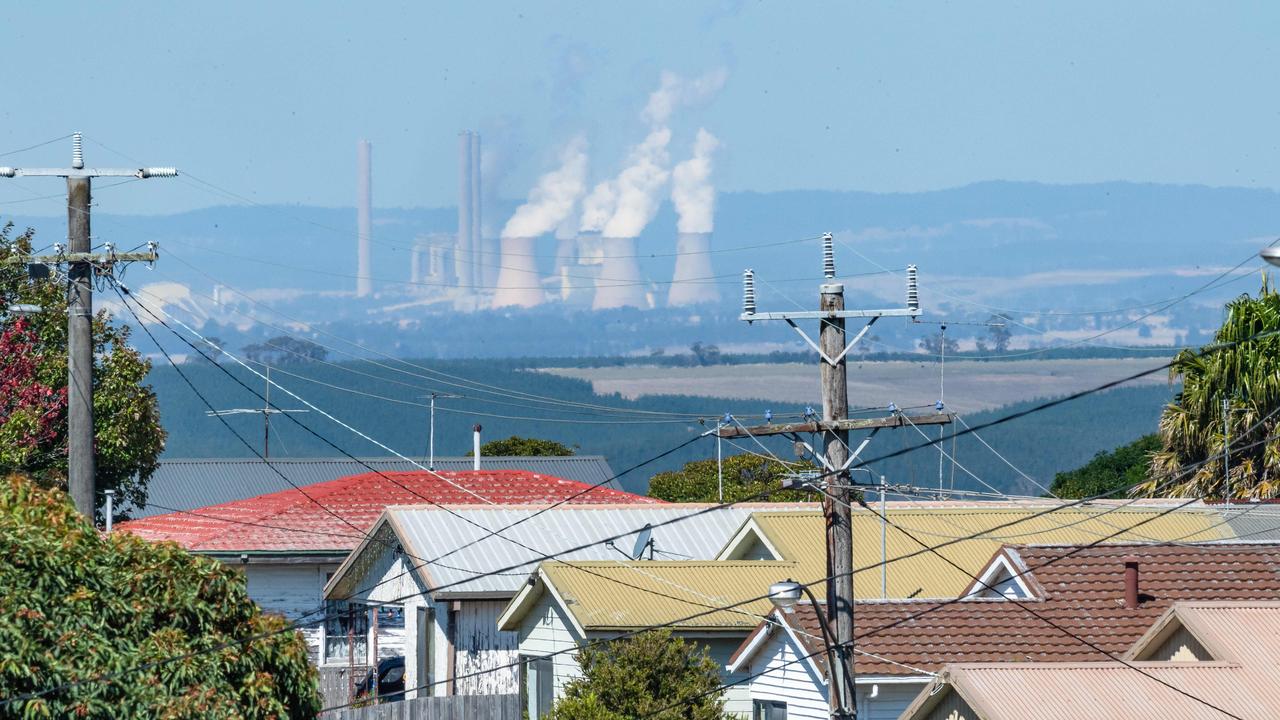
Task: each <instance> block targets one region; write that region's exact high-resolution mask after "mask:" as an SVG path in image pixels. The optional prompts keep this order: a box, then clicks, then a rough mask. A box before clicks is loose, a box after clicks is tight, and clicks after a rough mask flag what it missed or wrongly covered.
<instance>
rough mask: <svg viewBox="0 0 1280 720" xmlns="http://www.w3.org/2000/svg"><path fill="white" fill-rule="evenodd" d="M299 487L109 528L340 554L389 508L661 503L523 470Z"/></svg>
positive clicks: (245, 548)
mask: <svg viewBox="0 0 1280 720" xmlns="http://www.w3.org/2000/svg"><path fill="white" fill-rule="evenodd" d="M442 478H444V479H442ZM303 490H305V491H306V493H305V495H304V494H303V492H302V491H299V490H296V489H291V490H283V491H281V492H275V493H270V494H268V495H259V496H257V497H252V498H247V499H245V500H237V501H235V502H229V503H223V504H221V505H210V506H209V507H204V508H199V509H197V510H192V511H189V512H176V513H169V514H167V515H154V516H152V517H148V518H142V519H140V520H132V521H129V522H124V523H120V524H119V525H117V526H116V528H117V529H118V530H122V531H125V532H131V533H133V534H135V535H138V536H140V537H143V538H146V539H148V540H152V541H162V540H172V541H173V542H176V543H178V544H179V545H182V546H183V547H185V548H187V549H188V550H196V551H204V552H254V551H258V552H263V551H266V552H289V551H324V550H332V551H339V552H345V551H349V550H351V549H353V548H354V547H355V546H356V545H358V544H359V543H360V540H361V539H362V537H363V536H362V535H361V533H363V532H366V531H368V529H369V528H370V527H372V526H373V523H374V521H375V520H377V519H378V516H379V515H380V514H381V513H382V511H383V509H385V508H386V507H387V506H388V505H423V504H439V505H458V504H475V503H482V502H484V501H485V500H488V501H490V502H493V503H496V504H498V505H528V504H548V503H554V502H558V501H560V500H564V499H565V498H568V497H570V496H573V495H576V494H578V493H583V494H582V495H581V496H579V497H575V498H573V500H571V501H570V502H571V503H573V504H598V503H614V504H618V503H623V504H626V503H658V502H661V501H659V500H656V499H654V498H649V497H644V496H642V495H634V494H632V493H628V492H621V491H618V490H610V489H608V488H603V487H597V488H592V486H590V485H587V484H585V483H580V482H575V481H573V480H566V479H564V478H560V477H554V476H551V475H541V474H537V473H531V472H527V471H523V470H481V471H479V472H475V471H469V472H439V473H434V474H433V473H428V472H420V471H419V472H389V473H381V474H379V473H364V474H361V475H352V476H349V477H344V478H339V479H337V480H331V481H328V482H321V483H315V484H313V485H307V486H305V487H304V488H303ZM584 490H586V492H583V491H584ZM308 496H309V497H308ZM321 506H323V507H321ZM335 515H336V517H335ZM344 521H345V522H344ZM348 522H349V523H351V525H354V526H355V527H356V528H359V530H358V531H357V530H356V529H355V528H352V527H351V525H348V524H347V523H348Z"/></svg>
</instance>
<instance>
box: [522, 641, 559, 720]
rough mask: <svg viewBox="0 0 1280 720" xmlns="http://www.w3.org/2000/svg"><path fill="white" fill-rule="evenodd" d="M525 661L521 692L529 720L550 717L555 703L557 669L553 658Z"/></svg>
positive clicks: (527, 659)
mask: <svg viewBox="0 0 1280 720" xmlns="http://www.w3.org/2000/svg"><path fill="white" fill-rule="evenodd" d="M523 659H524V665H523V670H524V673H523V674H524V682H523V683H521V688H520V691H521V694H522V695H524V698H523V699H524V706H525V711H526V712H527V713H528V717H529V720H538V718H544V717H546V716H547V715H549V714H550V713H551V706H552V705H553V704H554V703H555V685H554V683H555V667H554V665H553V663H552V662H551V658H546V657H529V656H525V657H524V658H523Z"/></svg>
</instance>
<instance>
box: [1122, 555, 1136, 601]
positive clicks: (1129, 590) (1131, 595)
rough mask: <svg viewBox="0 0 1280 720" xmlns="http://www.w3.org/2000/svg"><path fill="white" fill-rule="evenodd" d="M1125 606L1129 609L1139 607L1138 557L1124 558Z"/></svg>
mask: <svg viewBox="0 0 1280 720" xmlns="http://www.w3.org/2000/svg"><path fill="white" fill-rule="evenodd" d="M1124 606H1125V607H1127V608H1129V609H1136V608H1137V607H1138V558H1136V557H1127V558H1125V559H1124Z"/></svg>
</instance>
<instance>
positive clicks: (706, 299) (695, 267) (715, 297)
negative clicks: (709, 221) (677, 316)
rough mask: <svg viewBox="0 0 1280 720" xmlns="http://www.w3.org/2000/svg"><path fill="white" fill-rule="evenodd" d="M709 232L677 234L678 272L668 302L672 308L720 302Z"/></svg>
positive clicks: (673, 280) (672, 283)
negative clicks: (714, 277) (712, 267)
mask: <svg viewBox="0 0 1280 720" xmlns="http://www.w3.org/2000/svg"><path fill="white" fill-rule="evenodd" d="M710 249H711V234H710V233H684V232H682V233H680V234H679V235H678V236H677V237H676V272H675V276H674V277H672V278H671V290H670V292H669V293H668V294H667V304H668V305H670V306H671V307H679V306H681V305H698V304H701V303H714V302H720V289H719V288H718V287H716V284H715V280H712V279H711V255H710V253H709V252H708V251H709V250H710Z"/></svg>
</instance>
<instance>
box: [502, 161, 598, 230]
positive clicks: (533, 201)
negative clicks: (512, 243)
mask: <svg viewBox="0 0 1280 720" xmlns="http://www.w3.org/2000/svg"><path fill="white" fill-rule="evenodd" d="M586 178H587V141H586V139H584V138H582V137H576V138H574V139H573V140H571V141H570V142H569V144H568V145H566V146H565V149H564V150H563V151H562V152H561V154H560V167H558V168H556V169H555V170H552V171H551V172H549V173H547V174H545V175H543V176H542V177H540V178H538V183H537V184H536V185H534V187H533V189H532V190H530V191H529V197H528V200H527V201H526V202H525V204H523V205H521V206H520V207H519V208H517V209H516V211H515V214H513V215H512V216H511V219H510V220H508V221H507V224H506V226H505V227H504V228H503V229H502V237H538V236H540V235H543V234H545V233H548V232H551V231H552V230H554V229H556V227H557V226H559V225H560V224H561V223H562V222H564V220H565V218H567V217H569V215H570V213H572V212H573V206H574V204H575V203H577V202H578V198H580V197H582V193H583V192H585V191H586Z"/></svg>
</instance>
